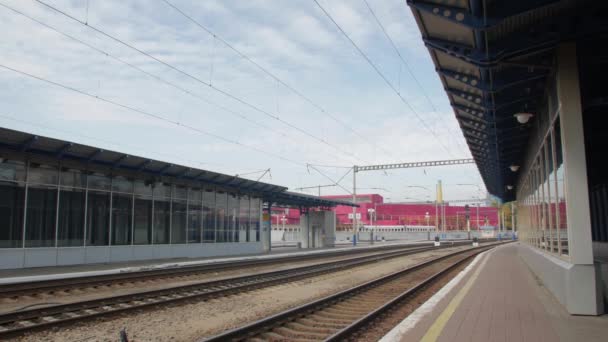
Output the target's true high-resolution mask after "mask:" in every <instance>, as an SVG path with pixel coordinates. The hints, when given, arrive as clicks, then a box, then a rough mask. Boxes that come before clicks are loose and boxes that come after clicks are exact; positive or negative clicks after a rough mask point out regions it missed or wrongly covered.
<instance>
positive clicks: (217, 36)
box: [163, 0, 393, 157]
mask: <svg viewBox="0 0 608 342" xmlns="http://www.w3.org/2000/svg"><path fill="white" fill-rule="evenodd" d="M163 2H165V3H166V4H167V5H168V6H169V7H171V8H173V9H174V10H175V11H177V12H178V13H179V14H181V15H182V16H183V17H184V18H186V19H188V20H189V21H190V22H192V23H193V24H194V25H196V26H198V27H199V28H201V29H202V30H203V31H205V32H206V33H208V34H209V35H211V36H212V37H213V38H214V40H217V41H219V42H221V43H222V44H224V45H225V46H226V47H228V48H229V49H230V50H232V51H234V53H236V54H237V55H239V56H240V57H241V58H243V59H245V60H246V61H248V62H249V63H251V64H252V65H254V66H255V67H256V68H258V69H259V70H260V71H262V72H263V73H264V74H266V75H267V76H269V77H271V78H272V79H274V80H275V81H277V82H278V83H279V84H281V85H282V86H283V87H285V88H286V89H288V90H289V91H291V92H292V93H294V94H295V95H296V96H298V97H299V98H301V99H303V100H304V101H305V102H307V103H309V104H310V105H311V106H313V107H314V108H316V109H317V110H319V111H320V112H321V113H323V114H324V115H326V116H328V117H329V118H331V119H332V120H334V121H335V122H337V123H338V124H340V125H341V126H343V127H345V128H346V129H348V130H349V131H351V132H352V133H353V134H355V135H356V136H358V137H359V138H361V139H363V140H365V141H366V142H368V143H369V144H371V145H372V146H374V147H378V148H379V149H381V150H382V151H383V152H384V153H385V154H387V155H390V156H391V157H393V154H392V153H391V152H390V151H389V150H387V149H385V148H383V147H382V146H379V145H378V144H376V143H374V142H372V141H370V140H369V138H368V137H366V136H365V135H363V134H361V133H359V132H358V131H357V130H355V129H354V128H353V127H352V126H351V125H349V124H347V123H346V122H344V121H343V120H341V119H340V118H338V117H337V116H335V115H334V114H332V113H331V112H329V111H327V110H326V109H325V108H324V107H323V106H321V105H320V104H318V103H316V102H315V101H313V100H312V99H311V98H310V97H308V96H306V95H304V94H303V93H302V92H301V91H299V90H297V89H295V88H294V87H293V86H291V85H290V84H288V83H287V82H286V81H284V80H283V79H281V78H280V77H278V76H277V75H276V74H275V73H273V72H271V71H270V70H268V69H267V68H265V67H263V66H262V65H261V64H259V63H258V62H256V61H255V60H253V58H251V57H249V56H248V55H247V54H246V53H244V52H242V51H241V50H239V49H237V48H236V47H235V46H234V45H232V44H230V42H228V41H227V40H225V39H224V38H222V37H221V36H219V35H218V34H217V33H215V32H213V31H212V30H211V29H209V28H208V27H206V26H205V25H203V24H202V23H201V22H200V21H198V20H196V19H194V18H193V17H192V16H190V15H188V14H187V13H186V12H184V11H183V10H181V9H180V8H179V7H177V6H176V5H175V4H173V3H172V2H170V1H168V0H163Z"/></svg>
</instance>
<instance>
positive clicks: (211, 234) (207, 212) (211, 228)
mask: <svg viewBox="0 0 608 342" xmlns="http://www.w3.org/2000/svg"><path fill="white" fill-rule="evenodd" d="M203 220H204V221H203V242H215V192H214V191H213V190H209V189H208V190H205V191H204V192H203Z"/></svg>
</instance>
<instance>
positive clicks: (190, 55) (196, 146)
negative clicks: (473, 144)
mask: <svg viewBox="0 0 608 342" xmlns="http://www.w3.org/2000/svg"><path fill="white" fill-rule="evenodd" d="M171 2H172V3H174V4H175V5H176V6H178V7H179V8H181V9H182V10H184V11H185V12H186V13H188V14H189V15H191V16H192V17H193V18H195V19H196V20H199V21H200V22H201V23H202V24H204V25H205V26H206V27H209V28H210V29H211V30H213V31H214V32H216V33H217V34H218V35H220V36H221V37H223V38H224V39H226V40H227V41H229V42H230V43H231V44H232V45H233V46H234V47H236V48H237V49H239V50H241V51H243V52H244V53H246V54H247V55H248V56H250V57H251V58H252V59H253V60H255V61H256V62H257V63H259V64H260V65H262V66H263V67H264V68H266V69H267V70H270V71H271V72H272V73H274V74H276V75H279V76H280V77H281V79H283V80H285V81H286V82H287V83H288V84H290V85H292V86H293V87H294V88H296V89H298V90H299V91H300V92H301V93H302V94H305V95H306V96H307V97H308V98H309V99H312V100H313V101H314V102H315V103H316V104H319V105H321V106H322V107H323V108H325V109H326V110H327V111H328V112H329V113H331V114H332V115H333V116H335V117H337V118H338V119H339V120H341V121H343V122H347V123H348V125H349V126H351V127H353V128H355V129H356V130H357V132H358V133H360V135H363V136H364V137H365V138H364V139H363V138H361V136H359V135H355V134H353V133H352V132H351V131H350V130H349V129H348V128H346V127H344V126H342V125H340V124H338V123H336V122H335V121H334V120H332V119H331V118H330V117H329V116H328V115H326V114H324V113H321V112H320V111H319V110H318V109H317V108H316V107H315V106H313V105H311V104H310V103H308V102H307V101H306V100H304V99H302V98H299V97H298V96H297V95H295V94H294V93H292V92H291V91H289V90H288V89H285V88H284V87H281V86H280V85H278V84H277V82H276V81H274V80H272V79H271V78H270V77H268V76H267V75H264V74H263V73H262V72H261V71H260V70H259V69H258V68H257V67H255V66H253V65H252V64H251V63H249V62H248V61H246V60H245V59H243V58H241V57H239V56H237V55H236V54H235V53H234V52H233V51H231V50H230V49H229V48H227V47H225V46H223V45H222V44H221V43H219V42H218V41H215V42H214V40H213V38H212V37H210V36H209V35H208V34H207V33H205V32H204V31H203V30H201V29H200V28H199V27H197V26H196V25H193V24H192V23H190V22H189V21H187V20H186V19H185V18H183V17H181V16H180V15H179V13H177V12H176V11H174V10H173V9H171V8H170V7H168V6H166V5H165V4H164V3H163V2H149V1H144V0H139V1H129V2H125V1H91V2H90V8H89V14H88V22H89V23H90V24H91V25H94V26H96V27H99V28H100V29H102V30H104V31H107V32H108V33H110V34H112V35H114V36H116V37H118V38H120V39H122V40H124V41H126V42H128V43H130V44H133V45H134V46H136V47H137V48H139V49H141V50H144V51H146V52H148V53H150V54H152V55H153V56H155V57H157V58H161V59H162V60H163V61H165V62H167V63H170V64H172V65H174V66H176V67H178V68H180V69H182V70H184V71H185V72H187V73H190V74H192V75H193V76H194V77H197V78H199V79H200V80H202V81H203V82H209V80H211V81H212V83H213V84H214V85H215V86H216V87H218V88H220V89H223V90H225V91H227V92H229V93H231V94H234V95H235V96H238V97H239V98H242V99H243V100H244V101H247V102H249V103H251V104H253V105H255V106H256V107H258V108H260V109H261V110H263V111H266V112H267V113H269V114H271V115H278V116H280V117H281V118H282V119H283V120H285V121H288V122H289V123H290V124H293V125H296V126H297V127H300V128H301V129H303V130H305V131H306V132H310V133H311V134H314V135H315V136H317V137H319V138H321V139H323V140H326V141H328V142H329V143H330V144H331V145H333V146H335V148H334V147H330V146H327V145H326V144H323V143H320V142H319V141H317V140H315V139H312V138H310V137H308V136H306V135H305V134H302V133H301V132H298V131H297V130H294V129H293V128H290V127H289V126H288V125H285V124H283V123H281V122H279V121H278V120H275V119H272V118H271V117H268V116H267V115H264V114H263V113H260V112H259V111H256V110H254V109H252V108H250V107H248V106H247V105H244V104H242V103H239V102H238V101H235V100H234V99H230V98H228V97H226V96H224V95H222V94H219V93H218V92H215V91H213V90H212V89H209V87H207V86H205V85H204V84H201V83H200V82H197V81H195V80H193V79H191V78H189V77H187V76H185V75H183V74H180V73H179V72H176V71H175V70H171V68H168V67H167V66H163V65H161V64H159V63H157V62H155V61H153V60H151V59H150V58H148V57H145V56H143V55H141V54H139V53H137V52H135V51H133V50H131V49H128V48H127V47H125V46H123V45H121V44H118V43H117V42H115V41H112V40H110V39H108V38H107V37H103V36H102V35H100V34H98V33H95V32H94V31H92V30H91V29H90V28H87V27H85V26H83V25H80V24H77V23H74V22H73V21H70V20H68V19H66V18H65V17H63V16H61V15H58V14H56V13H53V12H52V11H50V10H48V9H45V8H44V7H42V6H40V5H36V4H35V3H33V2H23V1H16V0H14V1H8V2H7V4H8V5H9V6H11V7H14V8H16V9H18V10H20V11H23V12H25V13H27V14H28V15H31V16H33V17H35V18H38V19H39V20H41V21H43V22H45V23H47V24H49V25H52V26H55V27H57V28H58V29H59V30H61V31H62V32H65V33H68V34H70V35H74V36H75V37H77V38H78V39H81V40H83V41H86V42H88V43H90V44H92V45H94V46H96V47H98V48H100V49H102V50H104V51H107V52H109V53H111V54H112V55H115V56H117V57H120V58H121V59H124V60H125V61H127V62H128V63H132V64H133V65H136V66H137V67H139V68H142V69H144V70H146V71H147V72H150V73H153V74H155V75H158V76H159V77H161V78H163V79H165V80H166V81H169V82H172V83H174V84H177V85H179V86H180V87H182V88H184V89H187V90H188V91H190V92H192V93H195V94H196V96H201V97H204V98H205V99H208V100H210V101H213V102H215V103H216V104H219V105H220V106H223V107H226V108H228V109H229V110H230V111H235V112H237V113H238V114H236V115H235V114H233V113H230V112H228V111H226V110H224V109H221V108H218V107H217V106H214V105H210V104H208V103H206V102H205V101H202V100H200V99H198V98H196V97H193V96H190V95H188V94H185V93H184V92H182V91H180V90H177V89H175V88H172V87H170V86H167V85H165V84H162V83H160V82H158V81H157V80H155V79H153V78H151V77H149V76H146V75H144V74H142V73H140V72H138V71H136V70H134V69H132V68H130V67H128V66H125V65H123V64H121V63H118V62H116V61H115V60H113V59H112V58H110V57H108V56H104V55H102V54H100V53H98V52H95V51H92V50H91V49H89V48H87V47H85V46H83V45H81V44H79V43H77V42H74V41H71V40H69V39H66V38H65V37H62V36H61V35H59V34H57V33H54V32H52V31H49V30H47V29H45V28H42V27H41V26H40V25H38V24H35V23H33V22H31V21H29V20H27V19H24V18H23V17H20V16H18V15H16V14H14V13H12V12H10V11H8V10H6V9H4V8H1V7H0V30H2V31H3V32H4V38H3V39H2V40H1V41H0V49H1V50H2V51H3V53H2V54H0V63H2V64H5V65H7V66H11V67H15V68H18V69H22V70H24V71H27V72H31V73H33V74H36V75H39V76H41V77H45V78H49V79H51V80H54V81H57V82H60V83H62V84H66V85H68V86H71V87H74V88H77V89H81V90H84V91H87V92H90V93H92V94H94V95H98V96H101V97H103V98H107V99H109V100H112V101H116V102H118V103H122V104H125V105H129V106H132V107H135V108H139V109H142V110H144V111H147V112H150V113H154V114H158V115H162V116H163V117H166V118H168V119H170V120H174V121H178V122H180V123H181V124H182V125H191V126H193V127H196V128H198V129H201V130H204V131H208V132H210V133H213V134H216V135H219V136H222V137H226V138H227V139H229V140H232V141H237V142H239V143H241V144H245V145H249V146H251V147H252V148H244V147H242V146H237V145H234V144H231V143H228V142H226V141H223V140H221V139H217V138H214V137H211V136H208V135H205V134H201V133H196V132H193V131H192V130H188V129H185V128H183V127H179V126H176V125H172V124H168V123H165V122H163V121H160V120H156V119H152V118H149V117H146V116H142V115H141V114H138V113H135V112H133V111H129V110H126V109H124V108H123V109H121V108H119V107H117V106H113V105H109V104H107V103H103V102H101V101H98V100H95V99H91V98H87V97H85V96H83V95H80V94H77V93H74V92H71V91H68V90H64V89H60V88H57V87H55V86H51V85H48V84H44V83H40V82H39V81H36V80H32V79H28V78H27V77H23V76H18V75H16V74H14V73H12V72H9V71H5V70H0V86H2V89H5V91H4V92H3V93H2V94H0V102H1V103H3V108H2V110H1V111H0V112H4V113H6V114H11V115H12V116H14V117H18V118H21V119H23V120H28V121H30V122H34V123H36V122H38V123H44V125H46V126H48V127H50V128H48V129H42V128H40V127H36V126H34V125H32V127H31V130H35V131H37V132H42V133H41V134H43V133H44V134H50V135H53V136H55V135H57V136H58V137H60V138H62V139H67V140H75V141H82V140H85V141H86V142H87V143H89V144H102V145H103V144H105V143H101V142H99V141H97V142H95V140H94V139H93V140H88V139H86V138H83V137H82V133H86V134H87V135H89V136H93V137H94V138H96V139H101V141H111V142H114V144H115V146H117V147H112V148H113V149H118V150H121V151H124V152H126V153H133V154H140V155H141V154H145V155H149V156H151V157H153V158H158V159H165V160H168V161H171V162H177V163H183V164H189V165H192V166H195V167H202V166H203V165H206V167H207V168H209V169H212V170H219V171H223V172H228V173H242V172H243V170H260V169H265V168H269V167H270V168H271V169H272V175H273V179H272V181H273V182H275V183H277V184H282V185H287V186H290V187H298V186H304V185H314V184H322V183H326V182H327V179H325V178H324V177H322V176H320V175H318V174H316V173H315V172H310V173H309V172H308V171H307V170H306V168H305V167H303V166H301V165H300V166H299V165H293V164H291V163H290V162H286V161H281V160H277V159H276V158H273V157H271V156H269V155H265V154H261V153H258V152H255V151H254V150H253V149H261V150H264V151H268V153H270V154H280V155H282V156H285V157H287V158H289V159H291V160H296V161H298V162H299V163H306V162H315V163H321V164H329V165H336V164H338V165H351V164H354V163H357V164H363V163H365V161H370V162H395V161H412V160H428V159H443V158H449V157H450V156H449V155H448V154H447V153H446V152H445V151H444V150H443V148H442V147H441V146H440V144H438V143H437V141H436V138H435V137H434V136H433V135H431V134H430V133H429V132H428V131H426V130H424V129H422V128H421V127H420V122H419V120H418V119H417V118H416V117H415V116H414V115H413V114H412V113H411V112H410V110H409V109H408V108H407V106H405V105H404V104H403V103H401V101H400V100H399V98H398V97H397V96H396V95H395V94H394V93H393V92H392V91H391V90H390V89H389V88H388V87H387V86H386V85H385V84H384V83H383V82H382V80H381V79H380V78H379V77H378V76H377V75H376V74H375V73H374V71H373V70H372V69H371V68H370V66H369V65H368V64H367V63H366V62H365V61H364V60H362V59H361V57H360V56H359V55H358V54H357V53H356V51H354V49H353V47H352V46H351V45H350V43H349V42H348V41H347V40H345V38H344V37H343V36H341V34H340V33H339V32H337V30H336V29H335V27H334V26H333V24H332V23H330V22H329V21H328V20H327V18H326V17H325V16H324V15H323V14H322V13H321V12H320V11H319V10H318V8H316V7H315V6H314V3H312V2H310V1H307V0H301V1H289V2H276V1H262V0H258V1H247V2H245V1H240V0H234V1H196V2H190V1H185V0H184V1H178V0H172V1H171ZM50 3H51V4H52V5H53V6H56V7H58V8H60V9H62V10H65V11H66V12H67V13H70V14H71V15H74V16H76V17H77V18H79V19H81V20H86V19H87V17H86V9H85V7H84V2H80V1H68V0H66V1H52V2H50ZM322 4H323V5H324V7H326V9H327V10H328V11H329V12H330V13H331V14H332V16H334V18H335V19H336V21H337V22H338V23H339V24H340V25H341V26H342V27H343V28H344V30H345V31H346V32H348V34H349V35H350V36H351V37H352V38H353V40H355V42H357V44H358V45H359V46H361V48H363V49H364V50H365V51H366V53H367V54H368V55H369V56H370V58H372V59H373V60H374V62H375V63H377V64H378V65H379V66H380V67H381V70H382V72H383V73H385V74H386V75H387V77H389V79H390V80H391V82H394V83H395V84H397V82H401V83H402V86H401V90H402V91H403V93H404V94H405V97H406V98H407V100H408V101H409V102H411V104H412V105H413V106H414V107H415V108H416V110H417V112H418V113H419V114H420V116H421V117H422V118H423V120H425V122H427V123H428V124H429V125H430V126H431V127H433V129H434V130H436V131H437V132H438V133H439V134H441V135H444V134H445V133H446V132H447V130H446V126H447V127H449V128H450V129H451V130H452V131H453V132H454V133H455V134H456V136H454V137H449V138H444V137H443V136H442V138H441V141H442V142H443V144H444V145H447V146H449V147H450V148H451V149H452V150H453V151H454V153H456V152H459V153H457V154H458V155H457V156H458V157H461V156H464V155H466V154H467V153H468V152H466V151H464V152H463V151H462V149H458V148H456V147H454V146H457V144H455V143H454V141H455V140H459V141H460V142H461V143H462V142H463V139H462V137H461V136H460V131H459V129H458V126H457V124H456V120H455V119H454V117H453V113H452V112H451V109H450V108H449V105H448V103H447V101H446V99H445V94H444V93H443V90H442V89H441V84H440V83H439V82H438V80H437V76H436V75H435V73H434V71H433V66H432V63H431V61H430V58H428V53H427V52H426V50H425V48H424V46H423V44H422V42H421V39H420V37H419V33H418V29H417V27H416V26H415V23H414V21H413V19H412V18H411V14H410V12H409V9H408V8H407V7H406V5H405V4H404V2H403V1H396V0H395V1H391V2H370V5H371V6H373V8H374V10H375V11H376V14H377V15H378V17H379V18H380V20H381V21H382V22H383V24H384V25H385V27H386V28H387V30H388V32H389V34H390V35H391V36H392V38H393V39H394V40H395V43H396V44H397V46H398V47H399V49H400V51H402V53H403V54H404V56H405V57H406V58H407V59H408V61H409V62H410V64H411V65H412V69H413V72H414V73H415V74H416V76H418V78H419V80H420V81H421V83H422V84H423V85H424V86H425V88H426V89H428V93H429V96H431V98H432V99H433V102H434V104H435V106H436V107H437V108H438V111H437V113H433V112H432V111H431V110H430V106H429V104H428V101H427V100H426V99H425V98H424V97H423V96H422V93H421V92H420V89H419V87H418V86H417V85H416V84H415V83H414V82H413V81H412V80H411V78H409V76H407V75H406V74H405V72H404V71H402V72H403V75H401V77H399V75H398V74H397V71H398V70H399V68H400V61H399V60H398V58H397V57H396V55H395V54H394V51H393V50H392V48H391V47H390V45H389V44H388V42H387V41H386V40H385V38H384V36H383V35H382V33H381V31H380V30H379V28H378V27H377V25H376V23H375V22H374V21H373V19H372V18H371V17H370V15H369V12H368V10H367V8H366V7H365V6H364V4H363V3H358V2H330V1H326V2H322ZM211 69H213V74H212V75H210V71H211ZM33 99H35V100H33ZM0 114H2V113H0ZM239 116H245V117H246V118H247V119H248V120H253V121H255V122H258V123H259V124H261V125H264V126H266V127H268V128H267V129H262V128H260V127H259V126H256V125H253V124H251V123H250V122H247V121H246V120H243V119H242V118H241V117H239ZM0 125H3V126H8V127H14V128H18V129H22V130H28V128H27V124H24V123H19V124H17V123H16V122H15V121H14V120H9V119H2V118H1V117H0ZM53 128H59V129H61V131H60V132H59V133H57V132H56V131H53ZM66 131H71V132H72V133H67V132H66ZM49 132H50V133H49ZM378 146H382V147H383V148H379V147H378ZM382 149H388V150H390V151H391V154H390V155H387V154H386V153H383V152H382ZM345 152H346V153H345ZM348 152H353V153H355V154H356V155H357V156H358V157H359V159H355V158H352V157H351V156H349V155H348ZM159 155H160V156H162V157H158V156H159ZM324 170H325V172H327V173H328V174H331V175H332V177H336V178H338V177H339V176H340V173H341V172H342V170H341V169H338V170H332V169H324ZM409 172H410V171H408V173H407V174H408V175H411V179H408V182H409V183H410V184H413V183H416V182H426V183H429V182H430V183H433V182H434V181H436V179H437V178H439V177H443V178H444V179H445V180H446V182H448V183H449V181H450V180H452V183H458V182H462V183H468V182H470V180H469V178H470V177H471V176H470V174H474V172H473V171H472V169H469V171H467V172H466V173H463V174H461V173H458V172H451V173H450V174H447V175H445V176H444V175H443V174H442V173H441V172H440V170H437V172H436V173H435V172H434V171H429V172H428V173H429V174H432V176H431V175H427V176H424V175H423V173H422V172H420V170H418V171H411V173H409ZM392 174H393V173H391V175H392ZM395 175H399V173H398V172H397V173H395ZM253 177H254V178H255V176H253ZM432 177H434V178H432ZM475 177H476V176H475ZM366 182H367V183H369V184H370V185H373V184H376V183H377V184H383V187H395V188H398V187H399V186H400V184H402V183H403V181H402V179H401V178H400V177H398V176H389V177H386V176H382V177H376V176H372V175H370V177H369V178H366ZM332 191H336V192H340V190H339V189H335V190H332ZM458 191H459V192H454V193H455V194H458V196H460V195H462V196H464V194H461V192H460V190H458ZM464 192H466V191H464Z"/></svg>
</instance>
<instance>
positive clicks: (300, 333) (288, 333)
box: [272, 326, 327, 340]
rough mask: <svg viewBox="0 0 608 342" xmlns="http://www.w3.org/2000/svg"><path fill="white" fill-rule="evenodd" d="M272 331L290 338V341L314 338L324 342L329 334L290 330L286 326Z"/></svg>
mask: <svg viewBox="0 0 608 342" xmlns="http://www.w3.org/2000/svg"><path fill="white" fill-rule="evenodd" d="M272 331H273V332H275V333H278V334H280V335H283V336H285V337H288V338H290V339H291V338H314V339H316V340H322V339H323V338H324V337H326V336H327V334H323V333H316V332H309V331H301V330H295V329H291V328H288V327H285V326H283V327H277V328H274V329H273V330H272Z"/></svg>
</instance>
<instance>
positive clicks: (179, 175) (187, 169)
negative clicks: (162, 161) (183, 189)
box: [175, 167, 190, 178]
mask: <svg viewBox="0 0 608 342" xmlns="http://www.w3.org/2000/svg"><path fill="white" fill-rule="evenodd" d="M188 172H190V168H189V167H187V168H185V169H184V171H182V172H180V173H178V174H177V175H175V178H182V177H184V176H185V175H186V174H187V173H188Z"/></svg>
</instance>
